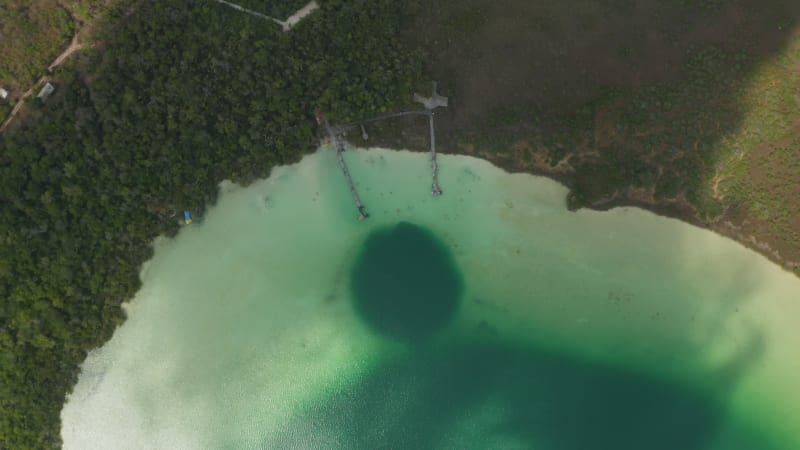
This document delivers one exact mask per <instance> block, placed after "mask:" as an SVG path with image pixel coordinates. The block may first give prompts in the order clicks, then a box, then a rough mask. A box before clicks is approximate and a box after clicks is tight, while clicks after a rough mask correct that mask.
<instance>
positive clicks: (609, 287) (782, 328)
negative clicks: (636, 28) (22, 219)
mask: <svg viewBox="0 0 800 450" xmlns="http://www.w3.org/2000/svg"><path fill="white" fill-rule="evenodd" d="M345 158H346V160H347V162H348V164H349V166H350V171H351V173H352V175H353V177H354V179H355V180H356V183H357V189H358V191H359V194H360V195H361V199H362V202H363V203H364V205H365V207H366V209H367V211H368V212H369V213H370V215H371V216H370V218H369V219H367V220H365V221H362V222H359V221H357V220H356V217H357V211H356V208H355V207H354V205H353V203H352V199H351V197H350V193H349V191H348V189H347V186H346V184H345V181H344V179H343V177H342V174H341V172H340V170H339V166H338V164H337V162H336V158H335V155H334V154H333V153H332V152H331V151H329V150H320V151H318V152H317V153H315V154H313V155H310V156H308V157H306V158H304V159H303V161H301V162H300V163H298V164H296V165H292V166H288V167H280V168H276V169H275V170H274V171H273V173H272V175H271V176H270V178H268V179H266V180H263V181H260V182H258V183H255V184H253V185H251V186H249V187H247V188H242V187H238V186H235V185H232V184H229V183H227V184H226V183H223V184H222V185H221V187H220V189H221V191H222V194H221V196H220V199H219V201H218V203H217V205H215V206H213V207H211V208H210V209H209V210H208V212H207V214H206V216H205V217H204V218H203V220H202V222H200V223H198V224H194V225H191V226H187V227H185V228H184V229H183V230H181V232H180V233H179V235H178V236H177V237H176V238H175V239H169V240H168V239H159V240H157V241H156V243H155V246H156V252H155V256H154V258H153V259H152V260H151V261H149V262H148V263H147V264H146V265H145V266H144V268H143V270H142V279H143V287H142V289H141V290H140V292H139V293H138V294H137V295H136V297H135V298H134V299H133V300H132V301H131V302H130V303H129V304H127V305H126V306H125V308H126V311H127V313H128V320H127V321H126V322H125V323H124V324H123V325H122V326H121V327H120V328H119V329H118V330H117V331H116V333H115V334H114V336H113V338H112V339H111V340H110V341H109V342H108V343H107V344H106V345H105V346H103V347H102V348H100V349H97V350H94V351H93V352H91V353H90V355H89V357H88V358H87V360H86V361H85V362H84V364H83V366H82V373H81V376H80V379H79V382H78V384H77V386H76V387H75V389H74V392H73V393H72V394H70V395H69V396H68V398H67V402H66V404H65V406H64V409H63V411H62V421H63V425H62V436H63V439H64V444H65V448H68V449H81V450H86V449H94V448H96V449H109V448H131V449H140V448H164V449H177V448H198V449H200V448H221V449H224V448H231V449H233V448H319V449H332V448H342V449H353V448H364V449H377V448H393V449H398V448H460V449H466V448H480V449H483V448H504V449H510V448H526V449H548V450H550V449H554V450H573V449H589V448H591V449H613V450H622V449H631V450H634V449H636V450H641V449H650V450H660V449H664V450H667V449H670V450H672V449H683V450H694V449H698V450H699V449H720V450H722V449H742V450H745V449H748V450H749V449H758V450H770V449H776V450H783V449H786V450H794V449H797V448H800V429H798V428H797V427H796V424H798V423H800V376H798V374H799V373H800V358H799V357H798V354H797V348H798V346H800V326H798V325H797V322H798V321H799V320H800V279H797V278H796V277H794V276H792V275H791V274H789V273H786V272H784V271H782V270H781V269H780V268H779V267H778V266H776V265H774V264H772V263H770V262H769V261H767V260H766V259H765V258H763V257H761V256H760V255H757V254H755V253H754V252H752V251H750V250H747V249H745V248H744V247H742V246H741V245H739V244H737V243H735V242H733V241H730V240H728V239H725V238H722V237H720V236H717V235H715V234H713V233H711V232H709V231H706V230H702V229H698V228H695V227H693V226H689V225H686V224H684V223H681V222H678V221H676V220H672V219H666V218H662V217H658V216H655V215H653V214H651V213H648V212H646V211H642V210H638V209H635V208H619V209H615V210H612V211H609V212H594V211H579V212H577V213H572V212H568V211H567V210H566V208H565V201H564V198H565V195H566V192H567V191H566V189H565V188H564V187H562V186H560V185H559V184H557V183H555V182H553V181H550V180H547V179H544V178H539V177H533V176H529V175H522V174H518V175H509V174H507V173H505V172H503V171H501V170H500V169H497V168H495V167H493V166H491V165H490V164H488V163H486V162H484V161H481V160H478V159H474V158H469V157H462V156H441V159H440V184H441V187H442V189H443V191H444V194H443V195H442V196H441V197H432V196H431V194H430V165H429V159H428V155H426V154H417V153H409V152H404V151H390V150H384V149H369V150H350V151H348V152H346V153H345Z"/></svg>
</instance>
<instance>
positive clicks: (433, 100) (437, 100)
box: [414, 81, 447, 110]
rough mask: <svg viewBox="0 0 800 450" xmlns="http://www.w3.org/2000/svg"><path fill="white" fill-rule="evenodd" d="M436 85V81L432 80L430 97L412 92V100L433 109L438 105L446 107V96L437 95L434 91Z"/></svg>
mask: <svg viewBox="0 0 800 450" xmlns="http://www.w3.org/2000/svg"><path fill="white" fill-rule="evenodd" d="M436 85H437V83H436V82H435V81H434V82H433V94H431V96H430V97H423V96H421V95H419V94H414V101H416V102H418V103H422V104H423V105H424V106H425V109H428V110H433V109H435V108H437V107H439V106H442V107H445V108H447V97H444V96H441V95H439V93H438V92H436Z"/></svg>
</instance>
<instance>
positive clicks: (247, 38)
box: [0, 0, 416, 448]
mask: <svg viewBox="0 0 800 450" xmlns="http://www.w3.org/2000/svg"><path fill="white" fill-rule="evenodd" d="M275 3H276V4H277V3H278V2H275ZM131 7H133V11H134V12H133V14H132V15H130V16H126V12H127V11H129V10H130V9H131ZM400 8H401V5H399V4H398V3H397V2H394V1H391V0H355V1H353V0H347V1H344V0H329V1H327V2H324V3H323V4H322V11H321V12H318V13H315V14H314V15H312V16H311V17H309V18H308V19H307V20H305V21H303V22H301V23H300V24H299V25H298V26H297V27H296V28H295V29H294V30H293V31H292V32H291V33H283V32H281V31H280V29H279V28H277V27H274V26H270V25H269V24H267V23H265V22H264V20H263V19H258V18H255V17H251V16H248V15H246V14H242V13H239V12H237V11H234V10H230V9H228V8H226V7H224V6H222V5H218V4H216V3H213V2H193V1H188V0H169V1H138V2H135V3H134V4H133V5H128V4H125V5H121V4H120V5H117V8H116V9H113V10H111V11H110V12H109V21H108V22H109V25H108V26H109V27H110V28H109V29H107V30H104V31H101V36H102V37H103V39H104V48H105V50H104V51H103V52H102V53H98V52H96V51H89V52H85V53H81V55H79V58H78V59H77V60H73V61H71V64H73V65H72V66H68V67H65V68H62V69H59V70H58V72H57V74H56V77H57V79H58V83H59V89H58V91H57V92H56V94H55V95H54V96H53V97H52V98H51V99H50V101H48V103H47V104H45V105H38V104H37V103H36V102H31V105H30V108H27V109H28V110H29V111H28V112H29V114H28V118H27V121H20V122H15V123H14V124H13V126H12V128H11V129H10V130H9V132H7V133H4V134H3V135H2V137H0V361H2V363H0V411H3V413H2V414H0V448H43V447H55V446H57V445H58V443H59V440H60V438H59V411H60V409H61V405H62V403H63V400H64V395H65V393H66V392H67V391H68V390H69V389H70V388H71V387H72V385H73V384H74V383H75V381H76V377H77V370H78V364H79V363H80V362H81V361H82V360H83V359H84V358H85V356H86V352H87V351H88V350H89V349H91V348H93V347H96V346H98V345H101V344H102V343H103V342H104V341H105V340H107V339H108V338H109V337H110V336H111V333H112V332H113V330H114V328H115V326H117V325H118V324H119V323H120V322H121V321H122V320H123V313H122V311H121V309H120V304H121V303H122V302H123V301H125V300H127V299H129V298H130V297H131V296H132V294H133V293H134V292H135V290H136V289H137V288H138V285H139V282H138V270H139V267H140V265H141V263H142V262H143V261H145V260H146V259H147V258H148V257H149V256H150V250H149V244H150V242H151V241H152V239H153V238H154V237H155V236H156V235H158V234H160V233H168V234H169V233H174V232H175V231H176V229H177V227H178V225H177V223H176V221H175V219H174V218H171V215H172V213H173V212H174V211H181V210H183V209H191V210H193V211H195V212H196V213H197V212H198V211H200V210H202V207H203V205H205V204H207V203H213V201H214V197H215V195H216V185H217V183H218V182H219V181H221V180H223V179H233V180H235V181H238V182H247V181H249V180H252V179H254V178H256V177H264V176H266V175H267V174H268V173H269V171H270V168H271V167H272V166H274V165H276V164H284V163H289V162H293V161H296V160H298V159H299V157H300V156H301V152H307V151H312V150H313V149H314V147H315V144H316V129H315V124H314V120H313V109H314V107H315V106H316V105H317V104H319V105H320V106H321V107H322V108H323V109H324V110H326V111H329V112H330V116H332V117H333V118H338V119H342V120H343V119H348V118H354V117H356V116H359V117H360V116H363V115H368V114H370V113H374V112H378V111H384V110H387V109H389V108H391V106H392V104H393V102H395V101H396V100H397V99H399V98H406V97H408V95H409V94H410V92H409V91H410V89H411V86H412V83H413V81H414V78H415V75H416V72H415V69H414V67H416V66H415V65H414V64H412V59H411V57H410V55H409V53H408V52H407V51H405V50H404V49H403V48H402V47H401V46H400V44H399V43H398V41H397V40H396V39H395V36H396V35H397V33H398V32H399V27H400V25H401V23H400V20H401V19H400V17H401V14H400V13H401V11H400ZM123 17H124V20H123V19H122V18H123ZM340 30H346V31H340ZM81 67H97V69H96V70H95V69H92V70H90V71H89V72H85V71H83V70H82V69H80V68H81ZM90 80H94V81H90Z"/></svg>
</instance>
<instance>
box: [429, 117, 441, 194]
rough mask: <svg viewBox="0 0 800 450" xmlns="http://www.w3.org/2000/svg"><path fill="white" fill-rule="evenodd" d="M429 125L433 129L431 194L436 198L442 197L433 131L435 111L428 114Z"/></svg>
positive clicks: (433, 132)
mask: <svg viewBox="0 0 800 450" xmlns="http://www.w3.org/2000/svg"><path fill="white" fill-rule="evenodd" d="M428 123H429V124H430V127H431V169H432V171H433V187H432V190H431V193H432V194H433V195H434V196H438V195H442V190H441V189H439V166H438V164H437V163H436V132H435V131H434V129H433V111H429V112H428Z"/></svg>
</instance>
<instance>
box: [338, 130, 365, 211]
mask: <svg viewBox="0 0 800 450" xmlns="http://www.w3.org/2000/svg"><path fill="white" fill-rule="evenodd" d="M343 150H344V149H343V148H342V143H341V141H339V140H338V139H337V140H336V157H337V158H338V159H339V166H341V168H342V173H343V174H344V178H345V179H346V180H347V186H348V187H349V188H350V193H351V194H352V195H353V201H354V202H355V203H356V208H358V220H364V219H366V218H367V217H369V214H367V212H366V210H364V205H362V204H361V199H359V198H358V192H356V187H355V185H353V179H352V178H351V177H350V171H349V170H347V164H345V162H344V157H343V156H342V151H343Z"/></svg>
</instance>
